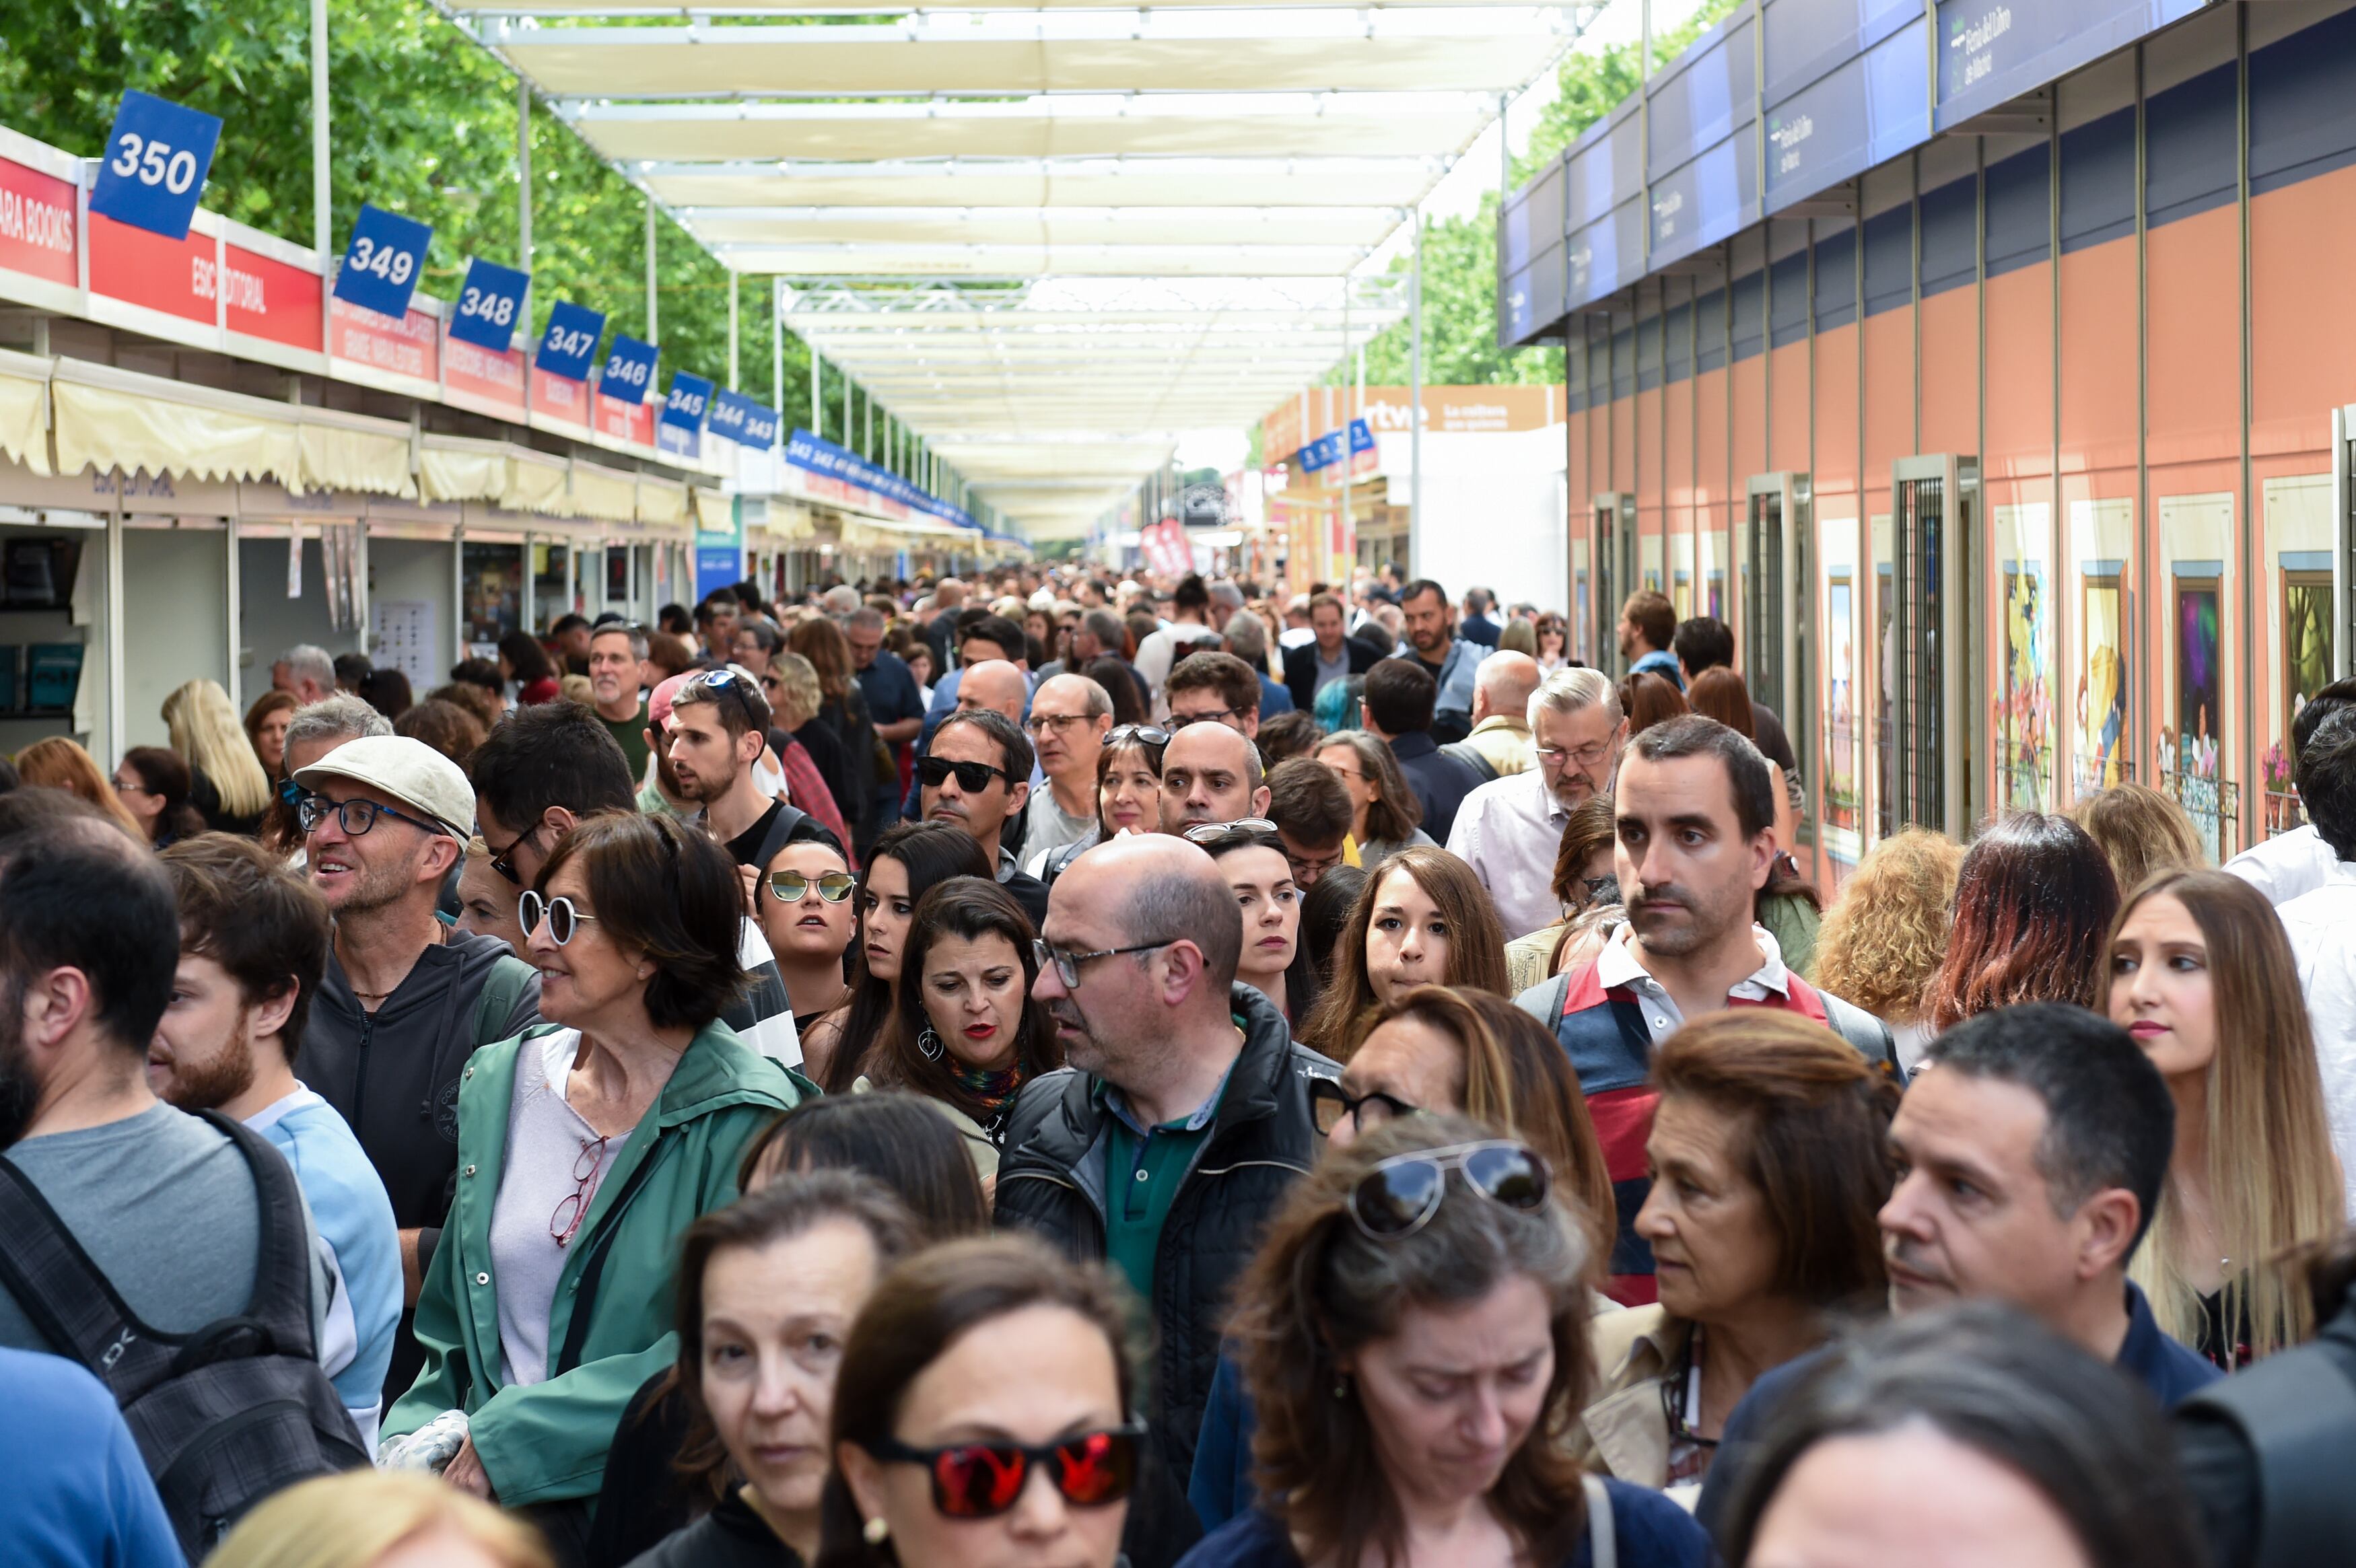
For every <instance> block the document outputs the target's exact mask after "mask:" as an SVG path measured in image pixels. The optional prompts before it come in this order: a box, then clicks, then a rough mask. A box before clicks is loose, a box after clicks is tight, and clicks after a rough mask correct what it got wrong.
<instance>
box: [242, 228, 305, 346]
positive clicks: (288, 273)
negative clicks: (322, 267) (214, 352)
mask: <svg viewBox="0 0 2356 1568" xmlns="http://www.w3.org/2000/svg"><path fill="white" fill-rule="evenodd" d="M222 254H223V255H224V256H226V257H227V258H228V261H227V265H226V266H225V267H224V268H223V272H224V274H225V275H224V276H223V277H222V279H221V291H222V293H224V294H226V295H227V296H228V305H229V329H230V331H231V332H242V333H244V334H246V335H247V336H251V337H266V338H268V339H269V340H270V341H271V342H273V343H283V344H284V345H285V346H286V347H289V348H307V349H311V350H313V351H315V352H316V350H317V348H318V347H319V302H320V299H321V297H322V293H323V291H322V290H321V288H320V286H319V275H318V274H317V273H316V272H305V271H304V270H303V269H302V268H300V267H290V266H288V265H287V264H286V263H285V262H284V261H278V260H276V259H274V258H273V257H269V256H264V255H262V254H261V253H260V252H258V251H249V250H247V249H246V248H245V247H244V246H242V245H234V244H231V245H224V246H223V247H222Z"/></svg>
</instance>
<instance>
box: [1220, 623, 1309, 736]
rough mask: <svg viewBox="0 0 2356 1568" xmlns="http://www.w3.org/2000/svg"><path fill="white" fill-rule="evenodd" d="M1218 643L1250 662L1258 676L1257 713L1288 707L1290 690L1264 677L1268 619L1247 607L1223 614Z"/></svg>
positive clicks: (1274, 713) (1265, 715) (1269, 716)
mask: <svg viewBox="0 0 2356 1568" xmlns="http://www.w3.org/2000/svg"><path fill="white" fill-rule="evenodd" d="M1223 630H1224V632H1225V634H1226V635H1225V636H1224V637H1223V638H1222V639H1221V642H1220V647H1221V648H1222V649H1223V650H1224V651H1225V652H1227V653H1230V654H1233V655H1235V656H1236V657H1237V658H1239V659H1241V660H1243V661H1244V663H1246V664H1248V665H1249V666H1251V668H1252V673H1253V674H1254V675H1256V676H1258V677H1259V716H1260V718H1261V719H1262V720H1269V719H1273V718H1275V717H1276V716H1277V715H1278V714H1280V713H1290V712H1291V711H1292V693H1291V691H1290V689H1288V688H1286V687H1284V686H1282V685H1281V684H1280V683H1278V682H1276V681H1273V680H1270V679H1269V677H1268V623H1267V622H1265V621H1263V620H1261V619H1260V618H1259V616H1258V614H1256V613H1253V612H1252V611H1249V610H1238V611H1237V612H1236V613H1234V614H1232V615H1230V616H1228V617H1227V624H1226V626H1225V627H1224V628H1223Z"/></svg>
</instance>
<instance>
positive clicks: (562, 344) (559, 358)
mask: <svg viewBox="0 0 2356 1568" xmlns="http://www.w3.org/2000/svg"><path fill="white" fill-rule="evenodd" d="M603 336H605V312H603V311H595V310H591V309H589V308H588V307H587V306H586V305H577V304H573V302H572V301H571V300H558V301H557V302H556V304H555V307H554V308H553V309H552V310H551V311H550V312H549V313H548V330H547V331H546V332H545V333H543V334H542V335H541V339H540V368H541V369H543V370H545V371H547V372H548V373H549V374H550V375H552V376H562V377H563V378H564V379H566V380H568V381H585V380H587V379H589V367H590V365H591V363H592V362H594V360H595V359H596V357H597V339H599V338H600V337H603Z"/></svg>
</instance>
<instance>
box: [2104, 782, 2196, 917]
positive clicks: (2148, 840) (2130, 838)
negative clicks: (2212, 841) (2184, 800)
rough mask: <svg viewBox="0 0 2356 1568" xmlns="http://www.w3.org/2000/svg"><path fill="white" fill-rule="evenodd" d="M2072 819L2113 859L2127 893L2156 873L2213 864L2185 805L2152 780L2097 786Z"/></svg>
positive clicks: (2113, 866)
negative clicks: (2150, 783)
mask: <svg viewBox="0 0 2356 1568" xmlns="http://www.w3.org/2000/svg"><path fill="white" fill-rule="evenodd" d="M2070 820H2071V821H2072V822H2075V823H2076V824H2077V825H2078V826H2079V827H2083V828H2084V829H2085V830H2086V837H2089V838H2092V839H2093V840H2094V843H2095V846H2096V847H2097V848H2100V849H2101V850H2102V851H2103V858H2104V859H2106V860H2108V861H2110V863H2111V871H2112V873H2113V874H2114V875H2115V876H2116V877H2117V878H2118V880H2119V891H2121V892H2133V891H2135V890H2136V889H2137V888H2139V887H2141V886H2143V884H2144V879H2145V878H2147V877H2149V876H2151V875H2153V874H2154V873H2155V872H2158V871H2173V870H2178V869H2183V870H2196V869H2199V868H2201V867H2202V866H2205V865H2207V864H2208V863H2209V857H2208V856H2207V855H2204V854H2203V853H2201V835H2200V833H2199V831H2198V830H2196V829H2195V828H2194V827H2193V826H2192V818H2191V817H2190V816H2188V815H2186V813H2185V810H2184V807H2182V806H2180V805H2177V804H2176V802H2175V801H2174V800H2172V799H2170V798H2169V796H2167V795H2162V794H2160V793H2159V791H2158V790H2156V789H2154V788H2152V787H2151V786H2150V785H2149V784H2113V785H2112V786H2111V787H2110V788H2108V789H2105V790H2097V791H2096V792H2095V793H2094V794H2093V795H2086V796H2084V797H2083V798H2082V799H2081V800H2080V801H2079V802H2078V804H2077V805H2073V806H2072V807H2071V808H2070Z"/></svg>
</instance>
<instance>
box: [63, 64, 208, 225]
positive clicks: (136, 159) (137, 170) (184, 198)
mask: <svg viewBox="0 0 2356 1568" xmlns="http://www.w3.org/2000/svg"><path fill="white" fill-rule="evenodd" d="M220 129H221V123H220V119H219V118H218V117H216V116H214V115H210V114H207V113H205V112H202V111H201V110H196V109H183V108H181V107H180V106H179V105H178V104H177V103H173V102H170V101H166V100H165V99H161V98H152V97H150V96H148V95H147V94H146V93H144V92H138V91H125V92H124V93H123V102H122V103H121V104H120V105H119V106H117V108H116V109H115V111H114V129H113V130H112V131H109V132H108V133H106V155H105V157H103V158H102V159H101V160H100V161H99V165H98V184H97V185H95V186H93V187H91V193H90V209H91V211H92V212H96V213H100V214H102V215H103V216H105V217H108V218H112V219H114V220H115V221H116V222H117V223H128V224H131V225H132V226H133V227H134V228H138V229H147V230H148V231H150V232H151V233H155V234H161V235H162V236H163V237H164V238H165V239H166V240H186V239H187V237H188V224H189V222H190V220H191V219H194V218H195V217H196V215H197V198H198V197H200V196H202V195H203V194H204V188H205V174H206V172H207V171H208V170H209V169H210V168H211V167H212V166H213V149H214V147H216V146H218V145H219V144H220Z"/></svg>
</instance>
